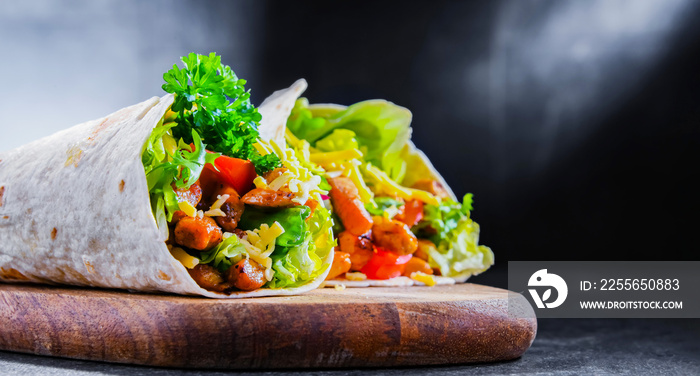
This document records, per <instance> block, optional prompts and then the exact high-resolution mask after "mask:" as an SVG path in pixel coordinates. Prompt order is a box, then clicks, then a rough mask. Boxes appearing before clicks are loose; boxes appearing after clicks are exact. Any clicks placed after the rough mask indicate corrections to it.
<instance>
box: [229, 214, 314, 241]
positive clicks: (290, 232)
mask: <svg viewBox="0 0 700 376" xmlns="http://www.w3.org/2000/svg"><path fill="white" fill-rule="evenodd" d="M309 214H311V209H310V208H309V207H308V206H304V205H300V206H295V207H292V208H287V209H282V210H278V211H275V212H270V211H265V210H262V209H257V208H254V207H252V206H247V207H246V209H245V211H244V212H243V215H242V216H241V220H240V222H239V223H238V227H240V228H241V229H245V230H252V229H256V228H259V227H260V225H261V224H263V223H267V225H268V226H272V224H273V223H275V222H279V223H280V225H282V228H284V233H283V234H282V235H280V236H279V237H277V241H276V242H275V244H276V245H278V246H281V247H295V246H299V245H302V244H303V243H304V241H305V238H306V233H307V231H308V225H307V224H306V218H308V217H309ZM275 252H276V251H275Z"/></svg>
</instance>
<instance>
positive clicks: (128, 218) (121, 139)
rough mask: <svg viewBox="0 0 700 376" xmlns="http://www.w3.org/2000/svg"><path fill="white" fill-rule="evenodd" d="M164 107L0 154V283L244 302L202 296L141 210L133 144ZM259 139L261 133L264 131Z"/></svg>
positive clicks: (155, 101) (158, 101)
mask: <svg viewBox="0 0 700 376" xmlns="http://www.w3.org/2000/svg"><path fill="white" fill-rule="evenodd" d="M172 102H173V96H172V95H166V96H164V97H162V98H157V97H154V98H151V99H149V100H147V101H145V102H142V103H139V104H137V105H134V106H131V107H127V108H124V109H122V110H119V111H117V112H115V113H113V114H111V115H109V116H107V117H104V118H101V119H97V120H93V121H89V122H86V123H83V124H79V125H76V126H74V127H72V128H70V129H67V130H64V131H62V132H59V133H56V134H54V135H52V136H49V137H46V138H43V139H41V140H38V141H35V142H32V143H30V144H27V145H24V146H21V147H19V148H17V149H14V150H10V151H6V152H1V153H0V281H3V282H37V283H49V284H66V285H77V286H95V287H105V288H119V289H129V290H135V291H147V292H155V291H162V292H170V293H177V294H189V295H202V296H206V297H211V298H247V297H258V296H270V295H293V294H299V293H302V292H305V291H309V290H312V289H314V288H316V287H318V286H319V285H320V283H321V282H322V281H323V280H324V279H325V277H326V275H327V273H328V270H329V267H330V264H331V262H332V257H333V252H330V254H329V256H328V257H326V259H324V260H323V262H324V268H325V269H324V272H323V273H322V274H321V275H320V276H319V277H318V278H316V279H315V280H313V281H310V282H309V283H307V284H306V285H303V286H300V287H296V288H288V289H265V288H262V289H258V290H255V291H251V292H243V291H241V292H233V293H231V294H230V295H227V294H223V293H217V292H212V291H208V290H205V289H203V288H201V287H199V285H198V284H197V283H196V282H195V281H194V280H193V279H192V278H191V277H190V275H189V273H188V272H187V270H186V269H185V267H184V266H183V265H182V264H181V263H180V262H179V261H178V260H176V259H175V258H173V257H172V256H171V254H170V252H169V251H168V248H167V247H166V245H165V243H164V241H165V239H164V238H163V235H162V234H161V232H160V231H159V230H158V228H157V225H156V222H155V220H154V218H153V214H152V212H151V204H150V200H149V193H148V187H147V183H146V176H145V173H144V167H143V164H142V162H141V153H142V150H143V145H144V143H145V142H146V140H147V139H148V137H149V135H150V134H151V131H152V130H153V128H154V127H155V126H156V125H158V123H159V122H160V121H161V119H162V117H163V115H164V114H165V112H166V110H167V109H168V108H169V107H170V105H171V104H172ZM265 132H267V130H266V131H265Z"/></svg>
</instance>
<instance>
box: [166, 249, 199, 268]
mask: <svg viewBox="0 0 700 376" xmlns="http://www.w3.org/2000/svg"><path fill="white" fill-rule="evenodd" d="M170 254H172V255H173V257H175V259H176V260H177V261H180V263H181V264H182V265H183V266H184V267H186V268H187V269H192V268H194V267H195V266H197V265H198V264H199V259H198V258H196V257H194V256H190V255H189V254H187V252H185V250H184V249H182V248H180V247H173V248H172V249H171V250H170Z"/></svg>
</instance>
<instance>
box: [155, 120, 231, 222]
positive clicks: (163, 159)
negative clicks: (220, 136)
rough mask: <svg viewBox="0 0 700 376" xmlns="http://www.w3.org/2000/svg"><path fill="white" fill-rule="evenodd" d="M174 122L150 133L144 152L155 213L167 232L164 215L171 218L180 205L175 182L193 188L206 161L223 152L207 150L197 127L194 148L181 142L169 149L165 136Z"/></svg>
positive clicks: (193, 136) (193, 132) (183, 186)
mask: <svg viewBox="0 0 700 376" xmlns="http://www.w3.org/2000/svg"><path fill="white" fill-rule="evenodd" d="M174 126H175V123H170V124H165V125H160V126H157V127H156V128H155V129H154V130H153V132H151V135H150V136H149V137H148V140H147V141H146V144H145V145H144V151H143V153H142V154H141V162H142V163H143V165H144V170H145V173H146V182H147V183H148V192H149V195H150V198H151V205H152V209H153V215H154V217H155V218H156V223H158V228H159V229H161V231H163V232H164V233H165V234H167V232H166V231H167V225H166V226H165V227H161V225H162V218H163V217H165V218H166V219H167V221H170V220H172V216H173V213H175V212H176V211H177V210H179V209H180V208H179V207H178V202H177V197H176V196H175V191H174V189H173V187H172V184H175V187H177V188H185V189H186V188H189V187H190V186H191V185H192V184H194V183H195V182H196V181H197V179H199V175H200V174H201V172H202V169H203V168H204V165H205V164H207V163H211V164H214V160H215V159H216V158H218V157H219V156H221V154H219V153H207V152H206V150H205V145H204V143H203V142H202V139H201V138H200V137H199V135H198V134H197V132H195V131H194V130H193V131H192V139H193V145H194V150H190V146H189V145H186V144H183V143H180V146H179V147H178V148H177V149H176V150H175V152H174V153H172V154H171V153H170V152H168V150H166V149H165V147H164V144H163V138H164V137H165V136H166V135H168V133H169V131H170V130H171V128H173V127H174ZM161 201H162V203H161Z"/></svg>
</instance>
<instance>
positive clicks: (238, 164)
mask: <svg viewBox="0 0 700 376" xmlns="http://www.w3.org/2000/svg"><path fill="white" fill-rule="evenodd" d="M214 163H215V164H216V168H218V169H219V171H216V173H217V175H218V178H219V180H221V181H222V182H224V183H226V184H228V185H230V186H231V187H233V188H234V189H235V190H236V192H238V194H239V195H241V196H243V195H244V194H246V193H247V192H248V191H250V189H251V188H253V180H255V177H257V176H258V174H257V173H256V172H255V166H254V165H253V162H251V161H248V160H245V159H238V158H231V157H227V156H225V155H222V156H220V157H219V158H216V161H214ZM205 167H206V168H208V169H211V170H214V169H213V167H212V166H211V165H209V164H207V165H206V166H205Z"/></svg>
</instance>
